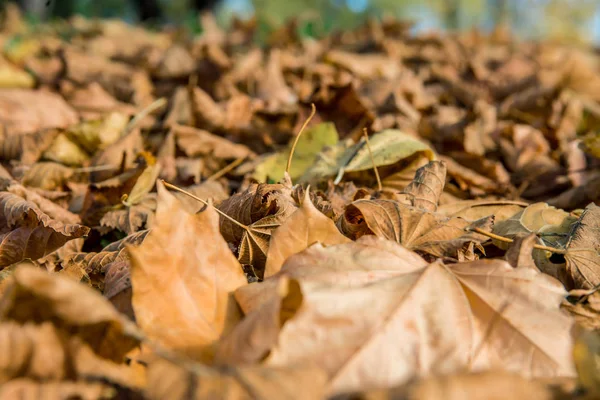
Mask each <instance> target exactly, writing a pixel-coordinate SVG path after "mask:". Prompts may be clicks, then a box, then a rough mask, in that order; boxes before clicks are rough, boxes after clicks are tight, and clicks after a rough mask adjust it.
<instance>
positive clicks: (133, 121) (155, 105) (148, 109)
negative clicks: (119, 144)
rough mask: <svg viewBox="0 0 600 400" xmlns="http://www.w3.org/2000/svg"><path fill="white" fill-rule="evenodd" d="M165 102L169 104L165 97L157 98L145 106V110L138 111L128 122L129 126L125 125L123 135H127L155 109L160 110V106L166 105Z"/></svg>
mask: <svg viewBox="0 0 600 400" xmlns="http://www.w3.org/2000/svg"><path fill="white" fill-rule="evenodd" d="M165 104H167V99H165V98H164V97H161V98H160V99H156V100H154V101H153V102H152V103H150V104H149V105H148V106H147V107H146V108H144V109H143V110H141V111H140V112H139V113H137V114H136V115H135V116H134V117H133V118H132V119H131V121H129V123H128V124H127V126H126V127H125V129H124V130H123V134H122V135H121V136H125V135H127V134H128V133H129V132H131V131H132V130H133V128H135V127H136V125H137V124H138V123H139V122H140V121H141V120H143V119H144V118H146V117H147V116H148V115H150V114H151V113H153V112H154V111H156V110H158V109H159V108H161V107H162V106H164V105H165Z"/></svg>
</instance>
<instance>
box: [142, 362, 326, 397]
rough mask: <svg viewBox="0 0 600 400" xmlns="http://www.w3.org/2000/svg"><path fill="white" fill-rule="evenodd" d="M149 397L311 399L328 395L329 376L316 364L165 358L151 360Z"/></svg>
mask: <svg viewBox="0 0 600 400" xmlns="http://www.w3.org/2000/svg"><path fill="white" fill-rule="evenodd" d="M148 377H149V379H148V382H149V385H148V388H147V389H146V395H147V396H148V398H149V399H156V400H159V399H167V398H168V399H173V400H200V399H205V398H212V397H215V396H217V397H218V398H220V399H224V400H237V399H261V400H276V399H280V398H282V397H285V398H286V399H291V400H311V399H319V398H323V397H324V395H325V381H326V377H325V374H324V373H323V371H321V370H319V369H317V368H314V367H298V366H296V367H291V368H265V367H260V366H256V367H245V368H235V367H226V368H208V367H206V366H204V365H202V364H193V363H183V364H182V363H180V365H176V364H174V363H172V362H168V361H166V360H156V361H153V362H152V363H150V366H149V371H148Z"/></svg>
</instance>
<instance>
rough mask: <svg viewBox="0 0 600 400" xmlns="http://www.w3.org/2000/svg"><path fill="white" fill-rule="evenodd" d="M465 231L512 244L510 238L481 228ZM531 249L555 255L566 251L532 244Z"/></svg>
mask: <svg viewBox="0 0 600 400" xmlns="http://www.w3.org/2000/svg"><path fill="white" fill-rule="evenodd" d="M467 230H468V231H472V232H476V233H479V234H480V235H483V236H487V237H489V238H491V239H495V240H497V241H499V242H504V243H512V242H514V240H512V239H511V238H507V237H504V236H500V235H496V234H495V233H492V232H487V231H484V230H483V229H481V228H467ZM533 248H534V249H538V250H545V251H550V252H552V253H555V254H567V250H565V249H557V248H556V247H550V246H544V245H541V244H534V245H533Z"/></svg>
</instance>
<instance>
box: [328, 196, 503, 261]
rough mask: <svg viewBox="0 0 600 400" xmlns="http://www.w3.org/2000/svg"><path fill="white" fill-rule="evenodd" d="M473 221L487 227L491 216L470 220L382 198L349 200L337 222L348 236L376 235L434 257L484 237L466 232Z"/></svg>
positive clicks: (489, 224)
mask: <svg viewBox="0 0 600 400" xmlns="http://www.w3.org/2000/svg"><path fill="white" fill-rule="evenodd" d="M472 224H474V225H476V226H478V227H480V228H481V227H486V228H487V229H489V228H491V226H492V224H493V219H491V218H484V219H482V220H479V221H475V222H474V223H471V222H469V221H466V220H464V219H462V218H448V217H444V216H442V215H439V214H435V213H431V212H427V211H424V210H420V209H418V208H415V207H411V206H407V205H404V204H401V203H399V202H397V201H393V200H385V199H381V200H357V201H355V202H352V203H351V204H349V205H348V206H347V207H346V211H345V212H344V214H343V215H342V216H341V217H340V219H339V220H338V222H337V225H338V227H339V228H340V230H341V231H342V232H343V233H344V234H345V235H346V236H348V237H349V238H351V239H357V238H359V237H361V236H363V235H375V236H378V237H381V238H385V239H388V240H393V241H395V242H397V243H400V244H402V245H404V246H406V247H407V248H409V249H412V250H419V251H423V252H425V253H429V254H431V255H433V256H436V257H441V256H447V257H457V252H458V251H459V250H460V249H462V248H463V247H464V246H465V245H466V244H467V243H469V242H475V243H479V242H481V241H484V240H487V238H486V237H484V236H482V235H478V234H474V233H470V232H467V230H468V229H467V228H468V227H469V226H471V225H472Z"/></svg>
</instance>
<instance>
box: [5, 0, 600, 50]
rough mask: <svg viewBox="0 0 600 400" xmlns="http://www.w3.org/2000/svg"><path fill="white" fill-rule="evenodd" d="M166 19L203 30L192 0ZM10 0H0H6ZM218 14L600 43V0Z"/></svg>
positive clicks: (116, 9) (121, 6)
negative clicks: (390, 20) (406, 23)
mask: <svg viewBox="0 0 600 400" xmlns="http://www.w3.org/2000/svg"><path fill="white" fill-rule="evenodd" d="M22 1H24V2H25V3H27V9H28V10H30V11H32V12H30V13H29V14H30V15H29V17H30V19H31V20H32V21H36V20H37V21H39V20H44V19H48V18H50V17H52V16H53V15H54V16H56V15H58V16H65V15H71V14H73V13H77V14H81V15H84V16H87V17H102V18H112V17H117V18H123V19H125V20H127V21H130V22H136V20H137V12H136V9H135V7H134V6H133V5H132V2H131V1H127V0H22ZM157 1H158V2H159V3H160V7H161V12H162V14H163V17H162V21H161V23H172V24H177V25H185V26H187V27H189V28H190V29H192V30H195V31H197V30H199V29H201V27H199V26H198V19H197V18H196V13H195V12H194V11H193V8H192V7H191V3H190V0H157ZM1 2H2V0H0V3H1ZM214 11H215V14H216V16H217V19H218V20H219V21H220V22H221V23H222V24H223V25H227V24H228V23H229V21H230V20H231V17H232V16H234V15H236V16H238V17H241V18H251V17H253V16H254V17H256V19H257V22H258V25H259V28H260V29H261V30H272V29H275V28H276V27H277V26H279V25H280V24H281V23H283V22H284V21H286V20H288V19H289V18H296V19H297V21H298V25H299V29H300V30H301V31H302V33H304V34H310V35H318V34H321V33H326V32H330V31H332V30H344V29H349V28H352V27H354V26H356V25H358V24H360V23H362V22H363V21H364V20H365V19H366V18H369V17H383V16H394V17H397V18H400V19H408V20H413V21H414V22H415V25H414V29H415V30H416V31H425V30H432V29H446V30H458V29H460V30H465V29H471V28H479V29H482V30H484V31H488V30H491V29H493V28H494V27H495V26H497V25H498V24H506V25H507V26H510V28H511V30H512V31H513V32H515V33H517V34H518V35H520V36H521V37H526V38H546V39H556V40H561V41H569V42H573V41H578V42H595V43H599V42H600V0H221V1H220V2H219V4H218V6H217V7H216V8H215V10H214Z"/></svg>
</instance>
